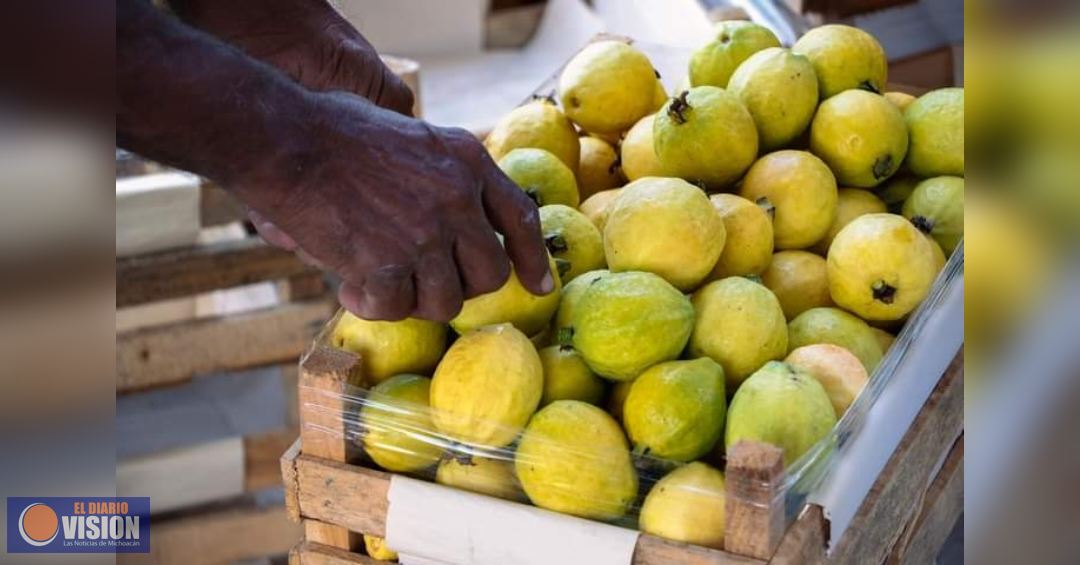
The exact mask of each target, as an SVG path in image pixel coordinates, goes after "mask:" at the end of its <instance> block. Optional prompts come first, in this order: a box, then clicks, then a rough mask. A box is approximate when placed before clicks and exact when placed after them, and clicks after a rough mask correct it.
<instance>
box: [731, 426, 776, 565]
mask: <svg viewBox="0 0 1080 565" xmlns="http://www.w3.org/2000/svg"><path fill="white" fill-rule="evenodd" d="M783 473H784V452H783V450H781V449H780V448H778V447H776V446H772V445H769V444H766V443H759V442H750V441H740V442H738V443H736V444H735V445H733V446H732V447H731V449H729V450H728V453H727V466H726V467H725V470H724V475H725V479H726V480H725V491H726V492H725V496H724V505H725V513H724V515H725V524H724V549H726V550H727V551H729V552H731V553H736V554H739V555H746V556H749V557H754V558H756V559H768V558H769V557H771V556H772V554H773V551H775V549H776V546H777V545H778V544H779V543H780V538H781V537H782V536H783V535H784V497H783V496H781V492H780V483H781V477H782V475H783Z"/></svg>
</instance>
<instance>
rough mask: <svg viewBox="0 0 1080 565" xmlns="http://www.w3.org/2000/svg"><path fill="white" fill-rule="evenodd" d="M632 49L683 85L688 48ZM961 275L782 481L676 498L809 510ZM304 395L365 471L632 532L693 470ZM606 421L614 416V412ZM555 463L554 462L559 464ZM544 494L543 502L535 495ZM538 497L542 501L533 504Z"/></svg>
mask: <svg viewBox="0 0 1080 565" xmlns="http://www.w3.org/2000/svg"><path fill="white" fill-rule="evenodd" d="M635 46H637V47H638V48H639V49H641V50H642V51H644V52H645V53H646V55H648V56H649V58H650V60H652V61H653V64H654V66H655V67H656V68H657V69H658V70H659V72H660V73H661V75H662V76H663V80H664V82H665V83H666V84H667V86H668V87H669V88H670V87H671V86H672V85H674V84H678V83H679V82H680V81H681V80H682V78H683V76H684V75H685V66H686V61H687V59H688V57H689V52H688V51H686V50H685V49H678V48H671V47H665V46H657V45H651V44H647V43H640V42H635ZM679 73H682V74H679ZM557 77H558V72H556V73H555V74H553V75H552V77H551V78H550V79H549V80H547V81H545V82H544V83H543V84H542V85H541V86H540V87H539V88H537V89H536V92H535V94H534V96H550V95H551V94H552V93H553V92H554V90H555V84H556V82H557ZM963 271H964V247H963V242H961V244H960V245H959V246H958V247H957V249H956V250H955V252H954V253H953V254H952V256H951V257H950V258H949V260H948V262H947V264H946V266H945V268H944V269H943V270H942V272H941V273H940V274H939V275H938V278H937V280H936V281H935V283H934V285H933V287H932V289H931V291H930V293H929V294H928V296H927V297H926V299H925V300H924V301H923V303H922V304H921V305H920V306H919V307H918V308H917V309H916V310H915V311H914V312H913V313H912V314H911V315H910V316H909V318H908V320H907V322H906V323H905V324H904V326H903V328H902V331H901V332H900V333H899V335H898V336H897V338H896V341H895V342H894V344H893V345H892V347H890V348H889V350H888V352H887V353H886V355H885V357H884V358H883V359H882V362H881V363H880V364H879V365H878V367H877V368H876V369H875V371H874V372H873V374H872V375H871V376H870V381H869V382H868V384H867V386H866V388H865V389H864V390H863V392H862V393H861V394H860V395H859V396H858V398H857V399H856V400H855V402H854V403H853V404H852V405H851V406H850V408H849V409H848V410H847V411H846V412H845V414H844V415H843V417H842V418H841V419H840V421H839V422H838V423H837V425H836V426H835V427H834V428H833V430H832V431H831V432H830V433H829V434H828V435H827V436H826V437H824V438H823V439H822V440H821V441H819V442H818V443H817V444H816V445H815V446H814V447H812V448H811V449H809V450H808V451H807V452H806V453H804V454H803V455H802V456H801V457H800V458H799V459H797V460H796V461H795V462H793V463H792V464H790V465H789V466H787V468H785V469H784V470H783V472H782V473H781V474H780V475H779V476H778V477H776V480H760V481H757V480H755V479H754V478H750V477H747V476H739V477H727V480H728V481H729V484H727V488H724V489H721V490H714V489H713V488H711V487H701V486H697V484H701V483H702V481H701V480H700V479H699V480H696V481H689V482H690V483H691V484H683V485H675V486H676V492H678V493H681V494H685V495H687V496H692V497H695V500H698V501H700V504H703V505H708V504H717V505H720V507H721V508H722V507H723V505H724V500H725V497H730V496H733V495H734V496H738V493H744V494H746V495H747V496H748V497H749V498H747V499H742V500H740V502H742V503H744V504H747V505H750V506H757V507H769V508H776V507H781V506H782V507H783V509H784V519H785V523H786V524H790V523H791V522H792V521H793V520H794V519H795V518H796V517H797V515H798V512H799V511H800V510H801V508H802V507H803V506H804V505H805V503H806V500H807V497H808V495H809V494H810V493H811V492H813V491H814V489H815V488H816V487H817V486H818V485H820V484H821V482H822V479H823V478H824V477H825V476H826V474H827V473H828V471H829V469H830V467H831V465H832V463H833V461H832V460H833V457H834V455H835V454H836V453H837V451H838V450H839V448H841V447H842V446H843V445H844V444H845V442H846V441H847V439H848V438H849V437H850V436H851V435H852V434H853V433H854V432H855V431H857V430H858V429H859V427H860V425H861V424H862V422H863V420H864V419H865V417H866V415H867V414H868V413H869V412H870V411H871V410H872V409H873V406H874V403H875V402H876V401H877V399H878V398H879V397H880V396H881V394H882V391H883V390H884V389H885V387H886V385H887V384H888V383H889V382H890V380H891V379H893V377H894V375H895V373H896V368H897V367H898V366H899V365H901V364H902V363H903V361H904V359H905V357H906V356H907V355H908V353H909V348H910V345H911V344H912V343H914V342H915V341H916V340H919V339H920V332H921V331H922V329H923V327H924V325H925V324H926V320H927V319H928V318H929V315H930V313H931V312H933V310H934V309H935V308H937V307H939V306H940V304H941V302H942V301H943V300H944V299H945V297H946V295H947V294H948V290H949V289H950V288H952V287H953V286H954V285H960V284H963ZM341 316H342V313H341V312H339V313H338V314H337V315H336V316H335V317H334V318H333V319H332V320H330V322H329V323H328V324H327V325H326V327H324V328H323V330H322V331H321V332H320V334H319V335H318V336H317V338H316V340H315V342H314V344H313V347H314V346H326V345H333V339H332V336H333V328H334V327H335V325H336V324H337V323H338V321H339V319H340V318H341ZM451 333H452V332H451ZM451 339H453V337H451ZM539 347H540V346H538V348H539ZM428 376H430V374H428ZM607 388H608V390H607V392H606V396H605V400H604V402H602V403H600V407H599V408H598V409H597V410H598V411H603V410H604V406H606V403H607V402H608V400H609V397H610V395H611V394H613V392H614V386H612V383H609V384H608V387H607ZM308 392H309V393H313V394H309V395H307V397H308V398H309V401H308V404H307V405H305V406H303V407H302V409H303V410H307V411H321V412H323V416H324V421H326V420H325V417H328V418H329V419H330V420H333V421H336V422H339V423H340V424H341V426H340V427H335V428H334V429H331V428H330V427H327V426H319V427H317V428H316V429H317V431H319V432H321V433H326V434H332V435H335V436H339V437H340V436H341V435H342V434H344V438H343V439H345V440H347V441H349V442H352V443H354V444H355V445H357V446H359V447H361V449H360V450H359V451H361V452H362V453H363V457H364V460H363V461H362V462H361V463H362V464H364V465H366V466H371V467H373V468H383V469H386V470H389V471H392V472H397V473H401V474H405V475H408V476H410V477H413V478H418V479H422V480H428V481H435V482H439V483H443V484H447V483H448V482H451V479H448V478H447V477H451V476H452V477H454V481H456V482H453V483H452V484H454V486H457V487H458V488H466V490H473V491H475V492H482V493H484V494H491V495H495V496H500V497H501V498H506V499H508V500H514V501H518V502H523V503H529V502H530V501H531V502H532V503H534V504H536V505H537V506H541V507H545V508H549V509H552V510H557V511H561V512H566V513H569V514H573V515H578V516H582V517H586V518H592V519H598V520H602V521H605V522H609V523H613V524H616V525H621V526H625V527H630V528H637V527H638V526H639V523H638V518H639V515H640V512H641V510H642V505H643V502H644V500H645V497H646V495H647V494H648V493H649V492H650V491H651V490H653V487H655V486H656V484H657V483H658V482H659V481H661V479H663V478H664V477H665V476H667V475H668V474H669V473H671V472H672V471H674V470H676V469H679V468H681V467H683V466H684V465H687V464H688V463H683V462H674V461H667V460H663V459H660V458H656V457H652V456H649V455H648V454H642V453H637V452H635V451H634V450H633V446H632V445H630V443H629V442H628V441H625V440H626V438H625V435H624V436H623V437H622V439H623V440H624V441H623V443H622V444H620V445H606V446H605V447H601V446H587V447H583V446H582V444H587V443H588V441H582V440H583V439H584V440H588V439H590V437H589V434H590V433H593V432H594V431H595V430H590V431H588V432H582V431H578V432H577V433H570V434H567V436H566V438H564V439H565V440H566V441H561V440H560V441H556V440H550V439H545V438H540V439H535V438H534V439H533V441H534V445H533V446H532V447H533V448H532V449H529V450H528V451H529V453H543V454H544V457H536V456H531V455H529V454H526V453H523V452H522V451H520V450H519V447H520V446H521V443H522V432H523V430H524V428H525V426H518V427H510V428H509V429H506V430H505V432H506V434H507V435H509V436H513V437H514V440H513V441H511V442H510V443H509V444H506V445H485V444H483V443H475V442H469V441H463V440H461V439H460V438H455V437H453V436H452V435H449V434H447V433H445V432H442V431H440V430H439V429H438V427H437V426H435V425H434V424H433V421H434V420H435V419H437V418H435V417H434V416H435V414H434V413H433V410H432V409H431V408H429V407H427V406H424V405H418V404H411V405H408V404H402V401H401V400H399V399H396V398H392V397H389V396H386V395H385V394H380V392H379V391H378V390H375V391H373V390H372V389H370V388H364V387H350V388H349V389H348V390H347V391H346V393H345V394H344V395H336V394H330V393H326V392H325V391H308ZM732 393H733V391H728V396H729V398H730V395H731V394H732ZM320 397H325V398H326V400H327V401H326V403H325V405H323V404H321V403H319V402H318V400H317V399H318V398H320ZM605 414H606V412H605ZM607 418H608V419H610V418H611V417H610V416H609V415H608V416H607ZM611 421H612V422H615V420H611ZM478 423H479V424H482V425H483V426H485V427H489V428H498V427H500V426H503V424H500V423H497V422H490V421H485V422H478ZM305 425H307V426H309V427H311V426H316V425H315V424H305ZM342 430H344V431H342ZM582 436H585V437H584V438H583V437H582ZM723 444H724V440H723V437H721V438H720V440H719V441H718V442H717V445H716V447H715V448H714V449H713V450H712V452H710V453H709V454H708V455H706V456H705V457H702V458H701V459H700V461H703V462H705V463H706V464H708V465H710V466H711V467H713V468H715V469H717V470H719V471H721V472H723V471H724V470H725V463H726V461H725V455H724V453H723V451H724V445H723ZM380 459H382V463H380ZM552 459H554V460H556V461H557V463H556V464H553V463H552V461H551V460H552ZM388 461H396V462H399V463H400V462H401V461H406V462H409V463H408V464H405V465H404V467H409V468H407V469H406V468H404V467H398V466H397V465H396V464H391V465H387V464H386V463H387V462H388ZM477 461H479V463H477ZM454 466H456V468H455V469H453V471H457V472H456V473H455V472H453V471H446V468H450V467H454ZM537 466H541V467H543V466H547V470H548V472H547V473H546V474H545V475H544V477H543V478H540V479H537V478H536V477H535V476H534V477H533V478H532V479H531V480H530V481H529V483H530V484H527V485H523V484H522V481H521V480H520V479H519V476H520V474H521V472H522V471H523V470H524V469H526V468H530V467H537ZM626 466H629V467H626ZM394 467H398V468H394ZM626 468H632V470H633V478H632V481H633V483H634V484H633V486H632V488H626V485H625V484H622V483H619V475H620V473H621V472H622V471H623V470H625V469H626ZM462 469H465V472H461V471H462ZM470 469H472V470H477V471H476V472H475V473H473V476H472V479H468V478H464V479H463V478H462V476H466V477H468V476H469V475H470V473H469V472H468V471H469V470H470ZM575 475H587V476H588V478H587V480H584V483H583V482H582V479H581V478H580V476H577V477H576V476H575ZM470 480H472V482H470ZM732 480H734V481H738V484H735V483H730V481H732ZM624 482H625V481H624ZM706 482H707V481H706ZM616 483H617V484H616ZM613 484H614V486H613ZM733 487H734V488H733ZM526 491H529V492H526ZM538 492H542V493H543V495H542V496H537V494H536V493H538ZM538 498H539V499H542V500H537V499H538ZM552 501H555V503H553V502H552ZM583 509H584V510H583Z"/></svg>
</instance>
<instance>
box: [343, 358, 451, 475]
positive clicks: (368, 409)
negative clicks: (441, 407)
mask: <svg viewBox="0 0 1080 565" xmlns="http://www.w3.org/2000/svg"><path fill="white" fill-rule="evenodd" d="M430 390H431V379H428V378H427V377H421V376H419V375H408V374H405V375H396V376H393V377H390V378H389V379H386V380H385V381H383V382H381V383H379V384H377V385H375V386H374V387H373V388H372V389H371V391H370V393H369V394H368V396H367V398H366V403H365V404H364V406H363V407H362V408H361V409H360V431H361V434H360V436H361V442H362V443H363V446H364V451H366V452H367V454H368V455H369V456H371V459H372V461H375V463H377V464H378V465H379V466H380V467H382V468H383V469H386V470H387V471H394V472H398V473H409V472H412V471H418V470H420V469H423V468H425V467H430V466H431V465H434V464H435V463H436V462H437V461H438V460H439V457H440V456H441V455H442V452H443V448H444V444H445V443H446V442H445V441H444V440H443V439H442V438H441V437H440V436H439V434H438V433H437V432H436V431H435V427H434V425H433V424H432V420H431V409H430V407H429V405H428V398H429V392H430Z"/></svg>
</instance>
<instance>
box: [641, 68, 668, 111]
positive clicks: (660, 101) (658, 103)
mask: <svg viewBox="0 0 1080 565" xmlns="http://www.w3.org/2000/svg"><path fill="white" fill-rule="evenodd" d="M668 98H669V97H668V92H667V89H666V88H664V83H663V82H661V81H660V77H659V76H657V78H656V86H655V87H653V107H652V110H651V111H652V112H656V111H657V110H659V109H660V108H662V107H663V106H664V103H665V102H667V100H668ZM638 121H640V120H638Z"/></svg>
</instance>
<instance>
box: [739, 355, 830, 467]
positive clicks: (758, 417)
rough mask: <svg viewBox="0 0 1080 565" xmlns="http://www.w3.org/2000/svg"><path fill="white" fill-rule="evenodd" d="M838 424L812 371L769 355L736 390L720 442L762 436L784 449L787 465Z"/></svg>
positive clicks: (827, 398)
mask: <svg viewBox="0 0 1080 565" xmlns="http://www.w3.org/2000/svg"><path fill="white" fill-rule="evenodd" d="M835 425H836V411H835V410H834V409H833V405H832V402H830V401H829V395H828V394H827V393H826V392H825V388H824V387H822V386H821V383H819V382H818V381H817V379H815V378H814V377H812V376H810V375H809V374H807V373H806V372H805V371H801V370H799V369H796V368H794V367H792V366H791V365H789V364H787V363H781V362H778V361H770V362H768V363H766V364H765V366H764V367H762V368H761V369H758V370H757V372H755V373H754V374H753V375H750V377H749V378H747V379H746V381H745V382H744V383H743V384H742V386H740V387H739V390H737V391H735V397H734V398H732V399H731V406H730V407H729V409H728V418H727V429H726V430H725V431H724V445H725V446H726V447H727V448H728V449H731V446H733V445H735V443H737V442H739V441H741V440H750V441H761V442H765V443H768V444H772V445H775V446H776V447H779V448H780V449H782V450H783V452H784V465H785V466H787V465H791V464H792V463H794V462H795V461H796V460H797V459H798V458H799V457H801V456H802V454H803V453H806V452H807V451H808V450H809V449H810V448H811V447H813V446H814V444H816V443H817V442H818V441H820V440H821V439H823V438H824V437H825V436H827V435H828V434H829V432H830V431H831V430H832V428H833V426H835Z"/></svg>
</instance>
